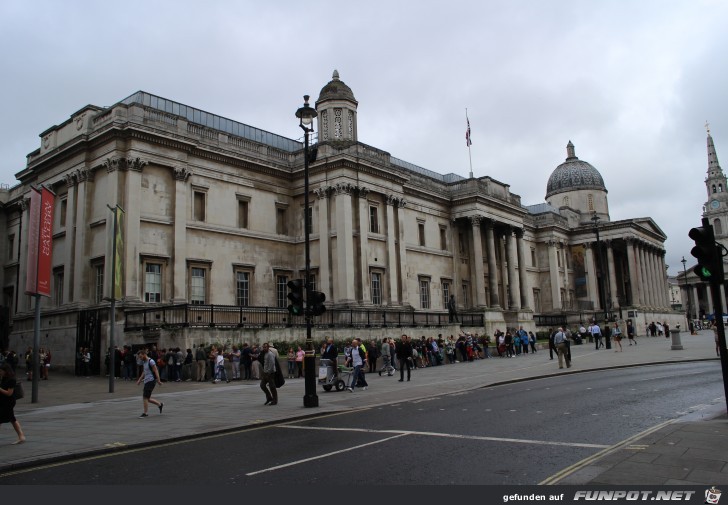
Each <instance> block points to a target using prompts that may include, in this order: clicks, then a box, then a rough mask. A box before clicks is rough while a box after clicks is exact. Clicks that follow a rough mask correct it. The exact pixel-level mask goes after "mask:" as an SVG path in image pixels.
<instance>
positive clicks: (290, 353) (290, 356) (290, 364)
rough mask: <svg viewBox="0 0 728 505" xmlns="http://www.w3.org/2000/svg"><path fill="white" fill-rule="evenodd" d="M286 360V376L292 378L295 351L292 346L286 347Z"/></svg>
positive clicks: (294, 369)
mask: <svg viewBox="0 0 728 505" xmlns="http://www.w3.org/2000/svg"><path fill="white" fill-rule="evenodd" d="M286 360H288V378H289V379H293V376H294V375H295V373H296V351H294V350H293V347H289V348H288V354H286Z"/></svg>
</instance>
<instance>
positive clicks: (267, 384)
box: [258, 342, 278, 405]
mask: <svg viewBox="0 0 728 505" xmlns="http://www.w3.org/2000/svg"><path fill="white" fill-rule="evenodd" d="M258 359H259V360H261V361H262V365H263V373H262V377H261V379H260V389H262V390H263V392H264V393H265V403H264V404H263V405H278V390H277V389H276V354H275V353H274V352H273V351H271V350H270V344H269V343H268V342H266V343H264V344H263V350H262V351H261V353H260V357H259V358H258Z"/></svg>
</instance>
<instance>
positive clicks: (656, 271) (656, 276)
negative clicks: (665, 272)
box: [651, 248, 662, 307]
mask: <svg viewBox="0 0 728 505" xmlns="http://www.w3.org/2000/svg"><path fill="white" fill-rule="evenodd" d="M651 261H652V283H653V284H654V286H655V306H656V307H662V284H661V282H660V267H659V261H658V258H657V250H656V249H654V248H653V249H652V254H651Z"/></svg>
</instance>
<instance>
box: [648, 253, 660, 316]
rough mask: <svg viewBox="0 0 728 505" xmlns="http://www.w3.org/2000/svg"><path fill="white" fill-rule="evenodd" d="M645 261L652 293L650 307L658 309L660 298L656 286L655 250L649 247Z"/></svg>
mask: <svg viewBox="0 0 728 505" xmlns="http://www.w3.org/2000/svg"><path fill="white" fill-rule="evenodd" d="M647 261H648V264H649V269H648V270H647V271H648V272H649V280H650V290H651V291H652V306H653V307H659V306H660V298H659V289H658V285H657V265H656V263H655V250H654V249H653V248H652V247H650V249H649V251H648V252H647Z"/></svg>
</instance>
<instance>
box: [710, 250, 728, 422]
mask: <svg viewBox="0 0 728 505" xmlns="http://www.w3.org/2000/svg"><path fill="white" fill-rule="evenodd" d="M721 261H722V260H721ZM721 284H722V283H719V282H711V283H710V295H711V296H712V297H713V307H722V306H723V305H722V304H723V302H722V300H721V297H720V287H721ZM715 321H716V323H717V325H718V347H719V348H720V366H721V368H722V370H723V396H724V397H725V402H726V412H728V351H726V346H725V325H724V324H723V314H722V310H721V314H720V316H718V315H716V316H715Z"/></svg>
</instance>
